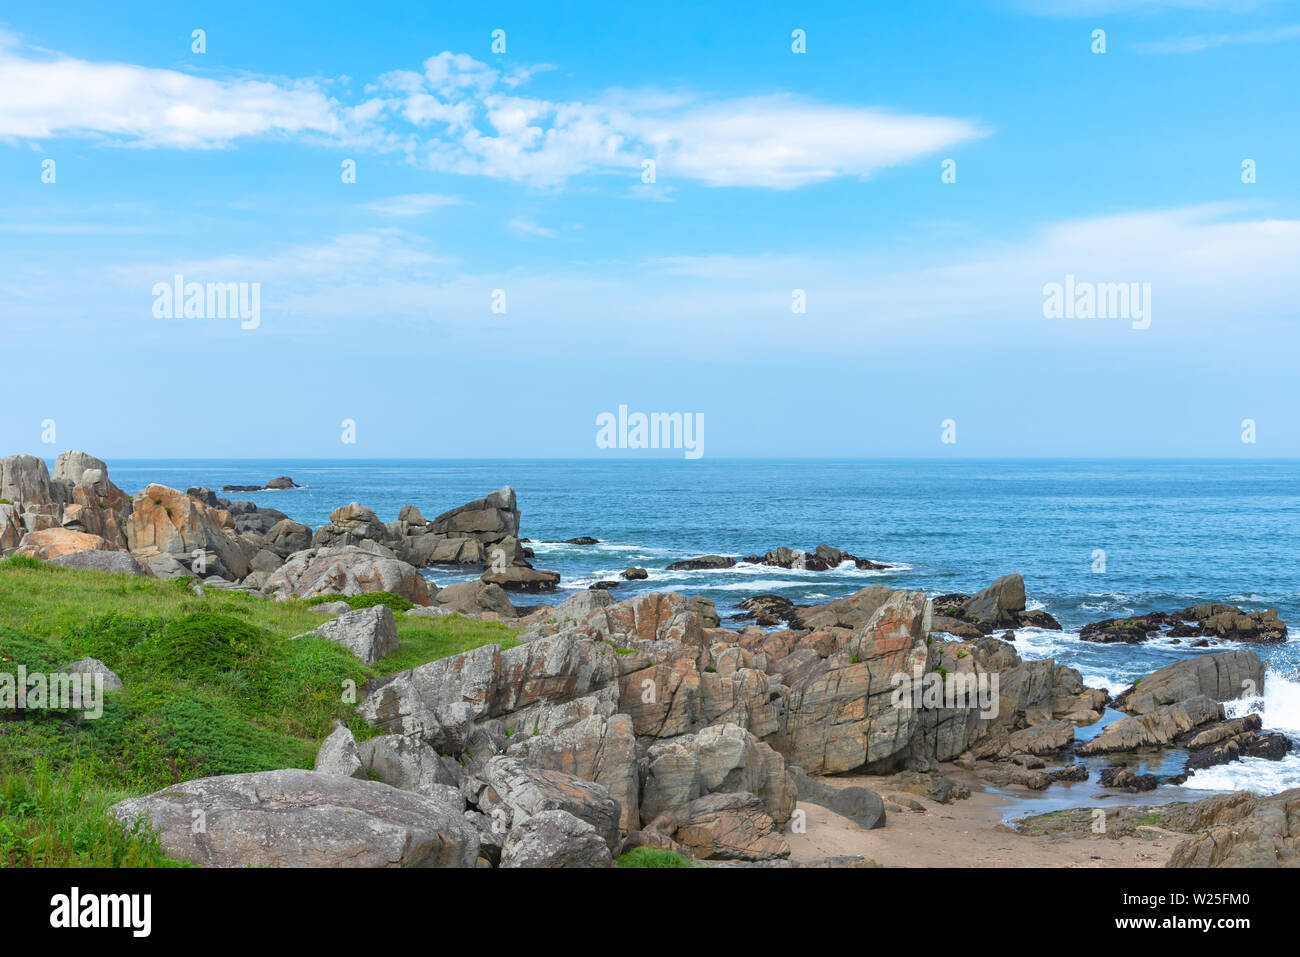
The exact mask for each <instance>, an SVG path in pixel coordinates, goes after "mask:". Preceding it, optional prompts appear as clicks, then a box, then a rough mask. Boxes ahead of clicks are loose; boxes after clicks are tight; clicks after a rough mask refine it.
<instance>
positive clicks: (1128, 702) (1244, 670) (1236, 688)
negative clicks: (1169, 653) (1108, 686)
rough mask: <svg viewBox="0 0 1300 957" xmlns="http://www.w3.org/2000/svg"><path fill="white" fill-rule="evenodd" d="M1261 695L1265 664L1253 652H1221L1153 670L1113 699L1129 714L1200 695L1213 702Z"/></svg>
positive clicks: (1117, 706) (1185, 659) (1118, 706)
mask: <svg viewBox="0 0 1300 957" xmlns="http://www.w3.org/2000/svg"><path fill="white" fill-rule="evenodd" d="M1263 693H1264V663H1263V662H1262V661H1260V660H1259V656H1258V655H1257V654H1255V652H1253V651H1249V650H1246V649H1242V650H1239V651H1221V652H1217V653H1215V654H1212V655H1197V656H1196V657H1194V658H1184V659H1182V660H1181V661H1175V662H1174V663H1173V664H1169V665H1165V666H1164V667H1163V668H1161V669H1159V670H1158V671H1153V672H1152V673H1151V674H1149V675H1147V676H1146V677H1145V678H1143V679H1142V680H1141V681H1139V682H1138V683H1137V684H1136V685H1134V686H1133V687H1132V688H1130V689H1129V690H1128V691H1126V692H1124V693H1123V694H1122V695H1120V696H1119V697H1118V698H1116V699H1115V707H1116V708H1118V709H1119V710H1121V711H1126V712H1128V713H1129V714H1149V713H1150V712H1152V711H1154V710H1156V708H1158V707H1160V706H1161V705H1167V704H1175V703H1177V702H1179V701H1185V700H1186V699H1188V698H1195V697H1197V696H1200V695H1204V696H1205V697H1207V698H1209V699H1211V700H1212V701H1231V700H1233V699H1234V698H1241V697H1246V696H1249V695H1262V694H1263Z"/></svg>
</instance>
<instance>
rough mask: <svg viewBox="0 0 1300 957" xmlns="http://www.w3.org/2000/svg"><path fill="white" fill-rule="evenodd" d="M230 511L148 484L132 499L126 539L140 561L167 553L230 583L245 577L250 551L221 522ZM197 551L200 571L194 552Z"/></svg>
mask: <svg viewBox="0 0 1300 957" xmlns="http://www.w3.org/2000/svg"><path fill="white" fill-rule="evenodd" d="M228 521H229V514H228V513H226V512H224V511H222V510H213V509H210V508H208V507H207V506H206V505H204V504H203V503H202V502H200V501H198V499H195V498H191V497H190V496H188V495H186V494H185V493H184V492H180V491H177V490H176V489H174V488H168V487H167V486H165V485H149V486H147V487H146V488H145V489H144V491H142V492H140V493H139V494H137V495H136V496H135V498H134V499H133V500H132V502H131V518H130V521H129V523H128V525H127V541H128V543H129V545H130V547H131V552H132V553H133V554H135V556H136V557H137V558H139V559H141V560H142V561H147V559H148V558H151V557H154V556H160V555H161V556H167V557H170V558H172V559H174V560H176V561H178V562H180V563H181V564H182V565H185V566H186V567H187V568H189V569H190V570H191V572H193V573H194V574H196V575H199V576H200V577H206V576H207V575H219V576H221V577H222V578H226V579H229V580H231V581H240V580H242V579H243V578H246V577H247V576H248V572H249V560H250V559H251V558H252V556H253V554H254V551H253V549H251V548H250V547H249V546H248V545H246V544H245V543H243V542H241V541H240V540H239V539H238V538H237V537H236V536H235V535H234V534H233V530H232V531H228V530H227V529H226V528H225V527H223V523H225V522H228ZM197 552H202V555H203V560H202V565H203V568H202V571H200V569H199V568H196V567H195V566H196V565H197V564H198V562H197V560H196V559H195V553H197Z"/></svg>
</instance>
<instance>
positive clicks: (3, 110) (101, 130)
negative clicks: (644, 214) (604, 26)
mask: <svg viewBox="0 0 1300 957" xmlns="http://www.w3.org/2000/svg"><path fill="white" fill-rule="evenodd" d="M547 69H549V66H547V65H542V66H517V67H514V68H512V69H509V70H505V71H502V70H498V69H497V68H495V67H493V66H489V65H488V64H486V63H483V62H481V61H479V60H476V59H474V58H473V57H471V56H468V55H467V54H463V53H462V54H457V53H452V52H450V51H444V52H443V53H439V54H437V55H436V56H432V57H429V58H428V59H427V60H426V61H425V62H424V64H423V69H422V70H420V71H413V70H394V71H390V72H388V73H385V74H383V75H382V76H380V77H379V78H378V79H377V80H376V81H375V82H374V83H372V84H370V85H369V86H367V87H366V88H365V92H364V94H363V95H364V97H365V98H364V99H362V100H361V101H360V102H357V103H355V104H350V105H349V104H345V103H343V102H341V101H340V100H339V99H338V98H337V97H335V96H332V95H330V94H329V93H328V92H327V91H328V90H329V89H331V88H332V84H329V83H326V82H323V81H316V80H289V79H283V78H275V77H247V76H240V77H231V78H224V79H223V78H212V77H206V76H195V75H191V74H189V73H184V72H181V71H178V70H170V69H159V68H153V67H145V66H137V65H133V64H126V63H105V62H92V61H88V60H82V59H76V58H72V57H68V56H63V55H54V56H46V55H43V54H37V53H35V52H34V51H26V52H24V51H21V50H19V49H18V48H16V47H15V46H14V45H13V43H12V42H11V43H10V44H9V45H8V46H6V45H4V44H0V138H5V137H7V138H16V139H24V140H43V139H47V138H53V137H63V136H74V137H90V138H96V139H100V140H103V141H106V142H109V143H115V144H122V145H132V146H138V147H152V148H160V147H168V148H179V149H207V148H216V147H229V146H232V145H235V144H236V142H237V141H238V140H240V139H241V138H245V137H266V136H280V137H291V138H297V139H307V140H317V141H324V142H328V143H330V144H331V145H338V144H340V143H345V144H348V145H350V146H356V147H359V148H368V149H372V150H375V151H385V152H398V153H405V154H406V155H407V156H408V157H409V158H410V160H411V161H412V162H413V163H416V164H418V165H421V166H423V167H425V168H427V169H430V170H435V171H439V172H447V173H454V174H461V175H467V176H486V177H491V178H496V179H504V180H512V181H518V182H523V183H527V184H530V185H535V186H550V187H553V186H557V185H559V184H562V183H563V182H565V181H566V180H568V179H570V178H572V177H576V176H582V175H587V174H600V175H620V176H625V177H627V178H629V179H630V180H632V179H635V182H636V183H640V181H641V178H642V175H643V170H644V167H645V164H646V162H647V161H653V163H654V164H655V167H656V169H655V173H656V176H655V180H656V182H662V183H664V185H665V189H664V190H661V191H659V192H657V193H656V195H657V196H659V197H662V196H663V195H665V194H666V190H667V187H668V186H669V185H670V184H671V183H672V182H673V181H674V180H676V181H690V182H696V183H703V184H705V185H708V186H749V187H768V188H776V189H791V188H795V187H798V186H803V185H805V184H808V183H816V182H821V181H824V180H828V179H833V178H836V177H843V176H856V177H868V176H871V175H873V174H874V173H876V172H877V171H879V170H881V169H884V168H887V167H891V166H898V165H901V164H905V163H909V162H912V161H914V160H917V159H919V158H921V157H924V156H928V155H932V154H934V153H936V152H937V151H939V150H947V149H951V148H953V147H956V146H959V145H961V144H963V143H967V142H970V141H972V140H975V139H978V138H979V137H981V136H984V135H986V134H987V130H985V129H984V128H983V127H982V126H981V125H980V124H979V123H977V122H975V121H973V120H970V119H963V118H956V117H947V116H939V115H925V114H915V113H901V112H896V111H892V110H889V109H885V108H878V107H867V106H859V105H844V104H831V103H823V102H819V101H816V100H812V99H808V98H805V97H797V96H791V95H781V94H775V95H764V96H755V97H741V98H715V97H709V96H705V95H702V94H692V93H683V92H674V93H663V92H657V91H639V92H637V93H629V92H627V91H624V90H603V91H602V90H597V91H594V93H593V96H592V97H591V99H589V100H563V101H560V100H548V99H543V98H539V97H532V96H521V95H519V94H518V93H516V89H517V88H518V87H520V86H522V85H524V84H525V83H527V82H528V81H529V80H530V79H531V78H532V77H533V76H534V75H536V74H539V73H543V72H545V71H546V70H547ZM630 185H631V184H630ZM407 199H411V198H410V197H407ZM377 211H379V212H385V213H387V214H388V215H419V214H420V213H421V212H427V211H428V210H427V209H421V208H420V206H419V202H418V201H416V200H412V201H411V202H409V203H407V204H405V205H404V206H403V205H402V204H397V205H392V206H389V207H386V208H379V209H377Z"/></svg>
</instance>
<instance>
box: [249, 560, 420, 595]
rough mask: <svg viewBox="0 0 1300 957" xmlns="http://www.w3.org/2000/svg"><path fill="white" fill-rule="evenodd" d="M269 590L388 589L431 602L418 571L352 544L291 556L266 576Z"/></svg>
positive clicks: (298, 592) (338, 591) (305, 592)
mask: <svg viewBox="0 0 1300 957" xmlns="http://www.w3.org/2000/svg"><path fill="white" fill-rule="evenodd" d="M265 590H266V591H270V592H273V593H275V594H277V595H279V594H283V595H295V596H297V597H298V598H312V597H314V596H316V595H361V594H364V593H365V592H371V591H388V592H393V593H394V594H397V595H401V596H402V597H403V598H406V599H409V600H410V601H412V602H414V603H415V604H417V605H429V604H431V603H432V599H431V598H430V597H429V585H428V583H427V582H426V581H425V580H424V576H423V575H421V574H420V572H419V570H418V569H417V568H415V567H414V566H412V565H409V564H407V563H406V562H403V561H400V560H398V559H395V558H383V557H380V556H377V555H374V554H371V553H369V552H367V551H365V550H364V549H362V548H358V547H356V546H352V545H345V546H341V547H338V548H321V549H315V548H312V549H307V550H306V551H302V552H297V553H295V554H293V555H291V556H289V560H288V561H286V562H285V563H284V565H283V566H281V567H280V568H278V569H277V570H276V571H274V572H273V573H272V574H271V576H270V577H269V578H268V579H267V585H266V589H265Z"/></svg>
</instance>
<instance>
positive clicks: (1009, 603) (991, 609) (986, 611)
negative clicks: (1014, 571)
mask: <svg viewBox="0 0 1300 957" xmlns="http://www.w3.org/2000/svg"><path fill="white" fill-rule="evenodd" d="M1024 610H1025V580H1024V579H1023V578H1021V577H1020V576H1019V575H1003V576H1002V577H1001V578H997V579H995V580H994V581H993V584H992V585H990V586H989V587H988V588H985V589H984V590H983V591H979V592H976V594H975V596H974V597H973V598H971V599H970V601H968V602H966V604H965V605H964V606H963V607H962V611H963V612H964V613H965V617H966V620H968V621H971V620H974V621H977V622H979V624H980V625H981V626H982V627H988V628H1001V627H1015V626H1016V625H1017V624H1019V618H1018V615H1019V613H1020V612H1022V611H1024Z"/></svg>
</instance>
